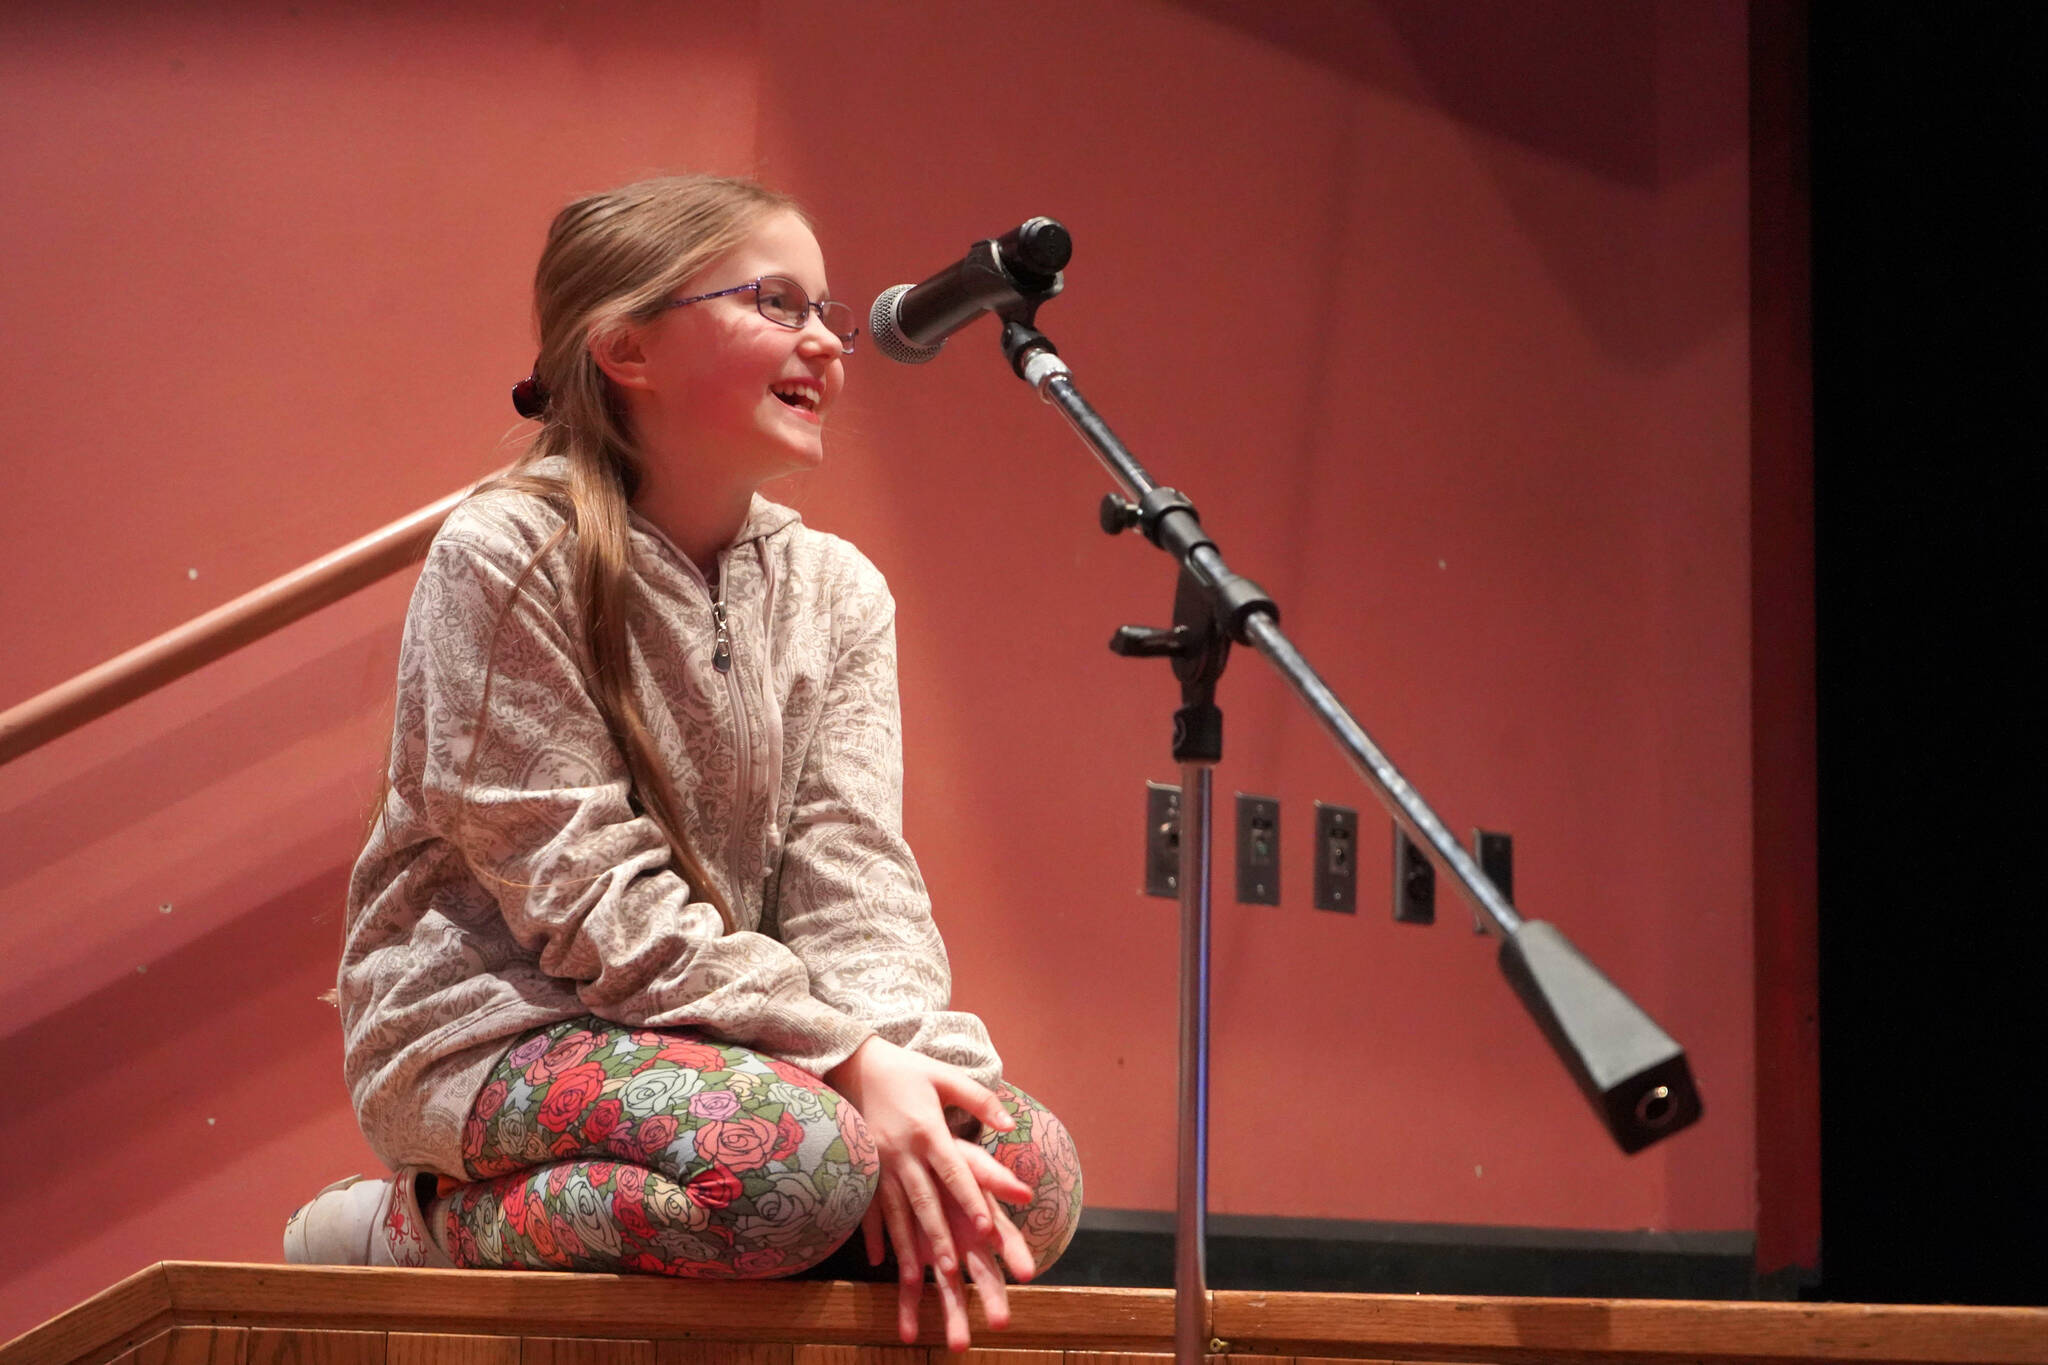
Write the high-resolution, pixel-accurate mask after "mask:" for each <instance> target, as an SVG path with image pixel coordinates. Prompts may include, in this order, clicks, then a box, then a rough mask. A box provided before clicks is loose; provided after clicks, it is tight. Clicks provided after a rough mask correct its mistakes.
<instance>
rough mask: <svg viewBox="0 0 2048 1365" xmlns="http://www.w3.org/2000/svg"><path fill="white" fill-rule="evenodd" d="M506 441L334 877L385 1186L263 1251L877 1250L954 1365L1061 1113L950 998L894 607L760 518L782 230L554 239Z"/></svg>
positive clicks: (788, 364)
mask: <svg viewBox="0 0 2048 1365" xmlns="http://www.w3.org/2000/svg"><path fill="white" fill-rule="evenodd" d="M534 293H535V309H536V312H537V314H538V319H539V324H540V334H541V350H540V357H539V359H538V360H537V362H536V363H535V367H534V373H533V376H532V377H531V378H530V379H528V380H527V381H525V382H524V383H522V384H521V385H519V386H518V388H517V389H516V390H515V393H514V397H515V401H516V402H517V403H518V405H519V408H520V411H521V413H522V415H526V416H534V417H537V418H538V420H539V422H540V427H539V430H538V431H537V432H536V433H535V435H534V438H533V444H532V446H531V448H530V449H529V451H528V452H527V454H526V455H525V457H524V458H522V459H521V460H520V462H519V464H518V465H517V466H516V467H515V469H514V470H513V471H512V472H511V473H510V474H509V475H507V476H506V477H505V478H502V479H500V480H497V481H496V482H495V483H493V484H491V485H487V486H486V487H485V488H483V489H480V490H479V491H478V492H477V493H476V495H475V496H473V497H471V498H470V499H468V500H467V501H466V502H464V503H463V504H462V505H461V506H460V507H459V508H457V510H456V511H455V512H454V513H453V514H452V515H451V516H450V517H449V519H448V521H447V523H446V525H445V526H444V527H443V528H442V530H441V532H440V534H439V535H438V536H437V537H436V538H435V541H434V544H433V547H432V549H431V550H430V551H429V552H428V556H427V561H426V566H425V568H424V569H423V571H422V573H421V576H420V581H419V586H418V588H417V590H416V591H415V592H414V595H413V600H412V606H411V610H410V612H409V614H408V616H407V620H406V630H405V639H404V644H403V647H402V650H401V654H400V660H399V682H398V705H397V717H396V722H395V725H394V728H393V738H392V747H391V757H390V767H389V789H388V791H387V792H386V794H385V797H384V800H383V803H382V806H381V808H380V810H379V814H378V818H377V821H376V824H375V827H374V828H373V830H372V832H371V835H370V839H369V844H368V846H367V847H366V848H365V849H364V850H363V854H362V857H361V859H360V861H359V862H358V863H357V864H356V869H355V874H354V877H353V879H352V881H351V883H350V887H349V907H348V924H347V933H346V940H345V946H344V950H343V955H342V964H341V976H340V999H341V1006H342V1020H343V1026H344V1030H345V1034H346V1055H345V1071H346V1075H347V1080H348V1083H349V1087H350V1091H351V1093H352V1096H353V1098H354V1102H355V1107H356V1113H357V1116H358V1118H359V1120H360V1121H361V1123H362V1127H363V1132H364V1135H365V1136H366V1137H367V1138H368V1140H369V1142H370V1145H371V1147H372V1148H373V1149H374V1150H375V1151H376V1152H377V1154H378V1156H380V1157H381V1158H382V1159H383V1160H385V1161H386V1162H388V1163H389V1164H390V1165H391V1166H392V1168H393V1170H395V1171H396V1172H397V1174H396V1176H395V1177H394V1178H393V1179H390V1180H380V1181H360V1180H351V1181H343V1182H341V1183H340V1184H339V1185H336V1186H334V1187H331V1188H330V1189H328V1190H326V1191H323V1192H322V1194H321V1195H320V1196H319V1197H318V1198H316V1199H315V1200H314V1201H313V1202H312V1203H310V1204H308V1205H307V1206H306V1207H304V1208H302V1209H300V1210H299V1211H298V1213H296V1214H294V1215H293V1217H292V1220H291V1222H290V1224H289V1225H288V1226H287V1229H286V1233H285V1251H286V1257H287V1259H289V1260H293V1261H313V1262H323V1263H333V1262H341V1263H354V1264H363V1263H368V1264H379V1265H413V1266H419V1265H439V1266H445V1265H459V1266H495V1267H510V1268H526V1269H545V1268H551V1267H552V1268H563V1269H576V1270H606V1271H617V1270H644V1271H650V1272H654V1273H659V1274H669V1275H686V1276H705V1277H730V1278H751V1277H762V1276H776V1275H790V1274H794V1273H797V1272H800V1271H804V1270H807V1269H810V1268H812V1267H814V1266H817V1265H818V1264H819V1263H820V1262H822V1261H824V1260H825V1258H826V1257H827V1256H828V1255H829V1254H830V1253H831V1252H833V1250H834V1249H835V1248H837V1247H838V1246H840V1244H841V1243H842V1242H847V1243H849V1252H848V1254H847V1255H846V1256H842V1257H840V1258H837V1259H835V1261H834V1262H833V1263H832V1265H831V1266H830V1267H828V1269H829V1270H831V1271H833V1272H835V1273H844V1272H848V1271H853V1272H855V1273H857V1269H858V1267H857V1263H856V1262H855V1259H854V1253H853V1252H852V1250H851V1246H850V1238H851V1235H852V1233H853V1231H854V1229H855V1228H856V1226H858V1227H860V1228H861V1229H862V1231H863V1234H864V1235H863V1238H862V1242H861V1249H862V1250H863V1251H864V1252H865V1260H866V1262H867V1264H868V1265H870V1266H874V1265H879V1264H881V1263H882V1261H883V1260H884V1257H885V1254H887V1253H893V1256H894V1260H895V1263H896V1267H897V1273H898V1276H899V1282H900V1285H901V1292H900V1296H899V1305H900V1306H899V1319H900V1327H901V1330H902V1333H903V1336H904V1339H905V1340H906V1341H909V1340H911V1339H913V1338H914V1336H915V1333H916V1306H917V1300H918V1296H919V1293H920V1290H921V1284H922V1282H923V1279H924V1275H925V1270H926V1268H927V1267H929V1268H930V1270H931V1271H932V1273H933V1276H934V1278H935V1279H936V1281H937V1284H938V1287H939V1292H940V1297H941V1300H942V1303H943V1306H944V1315H945V1321H946V1335H947V1341H948V1344H949V1345H951V1346H952V1347H953V1348H954V1349H956V1350H958V1349H962V1348H964V1347H965V1346H966V1344H967V1326H966V1315H965V1294H964V1289H963V1275H964V1277H965V1280H971V1281H972V1282H973V1283H974V1285H975V1287H976V1291H977V1293H978V1295H979V1296H980V1298H981V1301H982V1305H983V1309H984V1314H985V1316H986V1318H987V1319H988V1321H989V1322H990V1323H991V1324H992V1325H995V1326H1001V1325H1003V1323H1004V1322H1005V1321H1006V1319H1007V1313H1008V1310H1007V1306H1006V1303H1005V1300H1004V1294H1003V1267H1007V1268H1008V1270H1009V1271H1010V1273H1011V1274H1012V1275H1014V1276H1016V1277H1017V1278H1019V1279H1028V1278H1030V1277H1031V1276H1032V1275H1033V1274H1034V1273H1036V1271H1038V1270H1042V1269H1043V1268H1044V1267H1045V1266H1047V1265H1049V1264H1050V1263H1051V1262H1052V1260H1053V1259H1054V1258H1055V1257H1057V1256H1058V1255H1059V1254H1060V1252H1061V1251H1062V1250H1063V1249H1064V1248H1065V1247H1066V1244H1067V1242H1068V1240H1069V1238H1070V1237H1071V1236H1072V1234H1073V1229H1074V1225H1075V1221H1076V1219H1077V1218H1078V1216H1079V1211H1080V1208H1079V1206H1080V1193H1081V1180H1080V1171H1079V1166H1078V1163H1077V1161H1076V1158H1075V1155H1074V1149H1073V1144H1072V1142H1071V1141H1070V1140H1069V1138H1068V1136H1067V1133H1066V1130H1065V1129H1064V1128H1063V1127H1062V1126H1061V1125H1060V1123H1059V1121H1058V1120H1057V1119H1056V1118H1054V1117H1053V1116H1052V1115H1051V1114H1050V1113H1048V1112H1047V1111H1046V1110H1045V1109H1044V1108H1043V1107H1041V1106H1040V1105H1038V1104H1037V1103H1036V1102H1035V1101H1033V1100H1032V1099H1031V1098H1030V1097H1029V1096H1027V1095H1025V1094H1024V1093H1023V1092H1021V1091H1019V1090H1017V1089H1015V1088H1014V1087H1012V1086H1009V1085H1007V1084H1005V1083H1003V1082H1002V1081H1001V1080H1000V1073H1001V1063H1000V1061H999V1060H998V1058H997V1056H996V1053H995V1050H994V1049H993V1048H992V1047H991V1046H990V1043H989V1040H988V1035H987V1032H986V1031H985V1030H984V1029H983V1027H982V1024H981V1021H980V1020H978V1019H976V1018H975V1017H974V1016H973V1015H971V1014H963V1013H959V1012H956V1011H952V1010H950V1009H948V1008H947V1005H948V993H949V991H950V988H951V981H950V975H949V971H948V968H947V963H946V954H945V949H944V946H943V945H942V944H941V943H940V941H939V936H938V933H937V931H936V929H935V928H934V927H933V924H932V918H931V911H930V905H929V902H928V900H927V898H926V895H925V889H924V884H923V881H922V880H921V878H920V877H919V875H918V871H917V865H916V862H915V861H914V860H913V858H912V857H911V854H910V850H909V848H908V847H907V846H906V845H905V843H904V840H903V835H902V832H901V828H900V824H901V821H900V810H901V800H902V761H901V747H900V731H899V724H898V714H897V699H896V661H895V637H894V624H893V615H894V603H893V602H892V600H891V598H890V596H889V592H888V588H887V585H886V584H885V583H884V582H883V580H882V576H881V574H880V573H879V572H878V571H877V570H876V569H875V567H874V566H873V565H872V564H870V563H869V562H868V561H867V560H866V559H865V558H864V557H863V556H862V555H861V554H860V553H859V551H857V550H855V549H854V548H853V547H852V546H851V545H849V544H847V543H846V542H845V541H843V540H840V539H838V538H837V537H834V536H831V535H827V534H824V533H823V532H819V531H814V530H811V529H810V528H808V527H806V526H804V525H803V524H802V522H801V521H800V520H799V519H798V517H797V514H796V513H795V512H793V511H791V510H790V509H789V508H786V507H781V506H777V505H776V504H774V503H772V502H769V501H767V500H765V499H764V498H762V497H761V496H760V495H759V493H758V491H757V490H758V489H759V487H760V485H761V484H762V483H764V482H765V481H767V480H769V479H773V478H775V477H777V476H779V475H783V474H788V473H790V472H792V471H795V470H801V469H808V468H812V467H815V466H816V465H817V464H818V463H819V461H820V460H821V459H822V458H823V454H824V445H823V423H824V421H825V418H826V415H827V414H828V413H829V412H830V411H831V408H832V405H833V403H834V401H835V400H836V399H837V398H838V396H839V391H840V388H841V385H842V384H843V383H844V379H845V369H844V358H845V355H846V353H847V352H848V351H849V350H851V349H852V347H853V341H854V333H855V320H854V314H853V311H852V310H851V309H850V308H848V307H847V306H846V305H845V304H841V303H835V302H832V301H831V300H830V299H829V298H828V296H827V292H826V285H825V264H824V257H823V256H822V254H821V253H820V251H819V248H818V243H817V240H816V239H815V238H814V237H813V236H812V234H811V230H810V227H809V225H808V223H807V222H806V220H805V219H804V217H803V216H802V215H801V214H800V213H799V212H798V211H797V209H796V208H795V206H794V205H793V204H791V203H790V202H789V201H788V200H786V199H784V198H783V197H781V196H779V195H777V194H775V193H773V192H771V191H769V190H766V189H764V188H762V187H761V186H759V185H756V184H753V183H751V182H747V181H736V180H725V179H716V178H711V177H684V178H676V179H664V180H653V181H647V182H644V183H641V184H635V185H628V186H626V187H624V188H623V189H619V190H615V191H612V192H610V193H607V194H599V195H593V196H591V197H589V198H586V199H582V200H579V201H577V202H575V203H573V204H571V205H569V207H567V208H565V209H564V210H562V212H561V213H560V214H559V215H557V216H556V218H555V222H554V225H553V227H552V229H551V230H550V231H549V234H548V241H547V246H546V248H545V250H544V251H543V252H542V255H541V261H540V267H539V270H538V271H537V273H536V277H535V287H534Z"/></svg>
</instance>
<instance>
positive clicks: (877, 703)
mask: <svg viewBox="0 0 2048 1365" xmlns="http://www.w3.org/2000/svg"><path fill="white" fill-rule="evenodd" d="M856 561H857V563H856V572H855V573H854V574H853V575H852V579H851V582H850V584H849V585H848V587H847V588H846V589H845V590H844V591H843V594H842V597H841V599H840V601H839V602H838V603H837V604H836V605H835V612H834V614H835V617H836V630H835V634H837V635H838V637H839V641H838V645H837V648H836V657H835V659H834V663H833V667H832V674H831V680H830V682H829V684H828V686H827V689H826V693H825V699H824V704H823V707H822V711H821V714H820V716H819V719H818V724H817V729H816V731H815V733H814V736H813V738H812V740H811V742H810V745H809V748H808V751H807V752H806V754H805V757H804V764H803V770H802V772H801V774H800V775H799V777H798V780H797V787H796V802H795V806H794V809H793V812H792V815H791V818H790V822H789V827H788V831H787V834H786V836H785V841H784V844H783V851H782V875H781V884H780V888H779V900H780V905H779V924H780V932H781V936H782V940H783V941H784V942H785V943H787V944H788V945H789V946H790V947H791V948H792V949H793V950H794V951H795V952H796V955H797V956H798V957H799V958H800V959H802V961H803V964H804V966H805V968H806V970H807V971H808V973H809V976H810V983H811V993H812V994H813V995H814V996H816V997H817V998H818V999H819V1000H820V1001H822V1002H823V1003H824V1004H826V1005H829V1006H831V1007H832V1008H834V1009H836V1010H839V1011H840V1012H842V1013H844V1014H845V1015H847V1016H849V1017H850V1018H853V1019H856V1020H858V1021H859V1022H860V1023H862V1024H864V1025H866V1026H867V1027H869V1028H871V1029H873V1030H874V1031H875V1032H876V1033H878V1034H880V1035H881V1036H882V1037H883V1038H885V1039H887V1040H888V1041H889V1042H892V1043H895V1044H898V1045H899V1046H902V1047H907V1048H910V1049H911V1050H913V1051H916V1052H921V1053H923V1054H925V1055H926V1056H929V1057H932V1058H935V1059H936V1060H938V1061H942V1062H948V1063H951V1064H952V1065H954V1066H958V1067H960V1068H962V1069H963V1070H965V1071H967V1072H969V1073H970V1074H971V1075H973V1076H974V1078H975V1079H976V1080H978V1081H980V1082H981V1083H982V1084H984V1085H988V1084H993V1083H994V1082H995V1081H996V1080H998V1079H1000V1077H1001V1075H1002V1061H1001V1059H1000V1058H999V1057H997V1055H996V1051H995V1048H994V1046H993V1045H991V1043H990V1042H989V1037H988V1030H987V1029H986V1028H984V1027H983V1025H982V1022H981V1020H980V1019H978V1018H976V1017H975V1016H974V1015H972V1014H966V1013H962V1012H959V1011H956V1010H952V1009H949V1008H948V1007H947V1006H948V1004H949V1003H950V997H951V995H952V988H953V977H952V970H951V968H950V966H949V965H948V963H947V960H946V947H945V944H944V943H943V942H941V941H940V938H939V931H938V928H937V926H936V925H935V924H934V923H933V922H932V910H931V899H930V897H929V896H928V895H927V894H926V892H925V885H924V878H923V877H922V876H921V875H920V874H919V872H918V870H917V860H916V859H915V858H914V857H912V856H911V852H910V846H909V844H908V843H906V842H905V841H904V837H903V738H902V721H901V715H900V712H899V709H898V704H897V693H896V604H895V601H894V600H893V599H892V598H891V597H890V595H889V589H888V585H887V584H886V583H885V582H884V581H883V578H882V575H881V572H880V571H879V570H878V569H876V568H875V567H874V566H873V565H872V564H870V563H868V562H867V560H866V559H864V558H860V557H858V556H856Z"/></svg>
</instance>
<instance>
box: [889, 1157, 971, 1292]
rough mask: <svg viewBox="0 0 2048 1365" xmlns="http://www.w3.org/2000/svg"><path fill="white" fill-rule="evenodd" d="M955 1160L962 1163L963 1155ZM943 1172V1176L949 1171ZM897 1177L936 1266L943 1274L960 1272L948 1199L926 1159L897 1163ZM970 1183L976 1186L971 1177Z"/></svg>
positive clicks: (912, 1219) (933, 1267) (913, 1219)
mask: <svg viewBox="0 0 2048 1365" xmlns="http://www.w3.org/2000/svg"><path fill="white" fill-rule="evenodd" d="M954 1161H955V1162H958V1161H959V1158H958V1157H954ZM963 1168H964V1167H963ZM939 1174H940V1177H941V1178H942V1179H943V1178H944V1175H945V1173H944V1172H940V1173H939ZM896 1178H897V1179H898V1180H899V1181H901V1182H902V1185H903V1195H904V1198H905V1199H906V1200H908V1201H909V1204H910V1217H911V1221H912V1222H914V1223H915V1224H916V1226H917V1230H918V1232H920V1233H921V1234H923V1236H924V1238H925V1240H926V1241H927V1242H928V1243H929V1244H930V1248H931V1254H930V1261H931V1266H932V1269H934V1270H936V1271H938V1272H939V1273H940V1274H941V1275H945V1274H950V1273H953V1272H956V1271H957V1270H958V1269H959V1266H960V1258H959V1253H958V1251H957V1250H956V1249H955V1248H954V1246H953V1236H952V1234H951V1233H950V1232H948V1231H947V1230H946V1207H945V1199H944V1197H943V1196H942V1195H941V1194H940V1192H939V1187H938V1186H936V1185H934V1184H933V1183H932V1177H931V1173H930V1172H929V1171H928V1170H927V1168H926V1166H925V1164H924V1163H923V1162H921V1161H916V1160H911V1161H905V1162H902V1163H900V1164H899V1165H898V1166H897V1168H896ZM968 1183H969V1185H970V1187H973V1182H972V1179H971V1178H970V1180H969V1182H968ZM948 1188H949V1189H950V1188H951V1182H948ZM977 1193H978V1191H977ZM956 1197H957V1196H956ZM968 1207H972V1208H979V1207H980V1204H979V1202H976V1203H975V1204H972V1205H969V1206H968Z"/></svg>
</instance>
